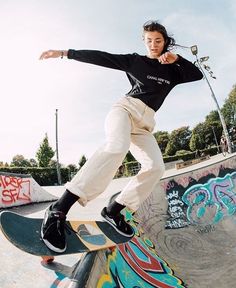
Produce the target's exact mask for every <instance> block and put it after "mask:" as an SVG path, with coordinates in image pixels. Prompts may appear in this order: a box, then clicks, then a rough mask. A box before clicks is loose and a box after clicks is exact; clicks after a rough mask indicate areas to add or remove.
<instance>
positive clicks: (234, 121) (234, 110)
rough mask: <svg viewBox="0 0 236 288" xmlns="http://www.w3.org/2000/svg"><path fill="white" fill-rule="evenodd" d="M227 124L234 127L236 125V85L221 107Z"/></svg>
mask: <svg viewBox="0 0 236 288" xmlns="http://www.w3.org/2000/svg"><path fill="white" fill-rule="evenodd" d="M221 111H222V114H223V116H224V118H225V122H226V125H227V126H228V127H232V126H235V125H236V85H234V86H233V88H232V90H231V92H230V93H229V96H228V98H227V99H226V100H225V103H224V105H223V107H222V109H221Z"/></svg>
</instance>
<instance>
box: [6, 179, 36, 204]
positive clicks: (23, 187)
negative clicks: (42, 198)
mask: <svg viewBox="0 0 236 288" xmlns="http://www.w3.org/2000/svg"><path fill="white" fill-rule="evenodd" d="M30 191H31V185H30V180H29V179H27V178H21V177H13V176H5V175H0V200H1V203H3V204H5V205H10V204H12V203H16V202H19V201H21V202H24V203H28V202H31V193H30Z"/></svg>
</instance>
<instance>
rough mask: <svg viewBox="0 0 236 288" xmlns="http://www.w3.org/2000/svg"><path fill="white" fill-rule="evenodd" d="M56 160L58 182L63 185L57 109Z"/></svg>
mask: <svg viewBox="0 0 236 288" xmlns="http://www.w3.org/2000/svg"><path fill="white" fill-rule="evenodd" d="M55 115H56V159H57V181H58V184H59V185H61V171H60V164H59V151H58V109H56V114H55Z"/></svg>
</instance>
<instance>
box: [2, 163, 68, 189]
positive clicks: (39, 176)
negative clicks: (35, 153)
mask: <svg viewBox="0 0 236 288" xmlns="http://www.w3.org/2000/svg"><path fill="white" fill-rule="evenodd" d="M0 171H2V172H6V173H17V174H24V175H26V174H27V175H31V176H32V177H33V178H34V180H35V181H36V182H37V183H38V184H39V185H41V186H53V185H57V183H58V179H57V170H56V169H53V168H40V167H0ZM60 171H61V179H62V183H66V182H67V181H69V180H70V172H69V169H68V168H61V170H60Z"/></svg>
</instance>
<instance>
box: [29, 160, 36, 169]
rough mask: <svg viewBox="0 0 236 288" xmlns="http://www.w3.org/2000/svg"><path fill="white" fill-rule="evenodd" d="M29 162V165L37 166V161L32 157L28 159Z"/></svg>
mask: <svg viewBox="0 0 236 288" xmlns="http://www.w3.org/2000/svg"><path fill="white" fill-rule="evenodd" d="M29 163H30V166H31V167H37V166H38V163H37V161H36V160H35V159H33V158H31V159H29Z"/></svg>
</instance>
